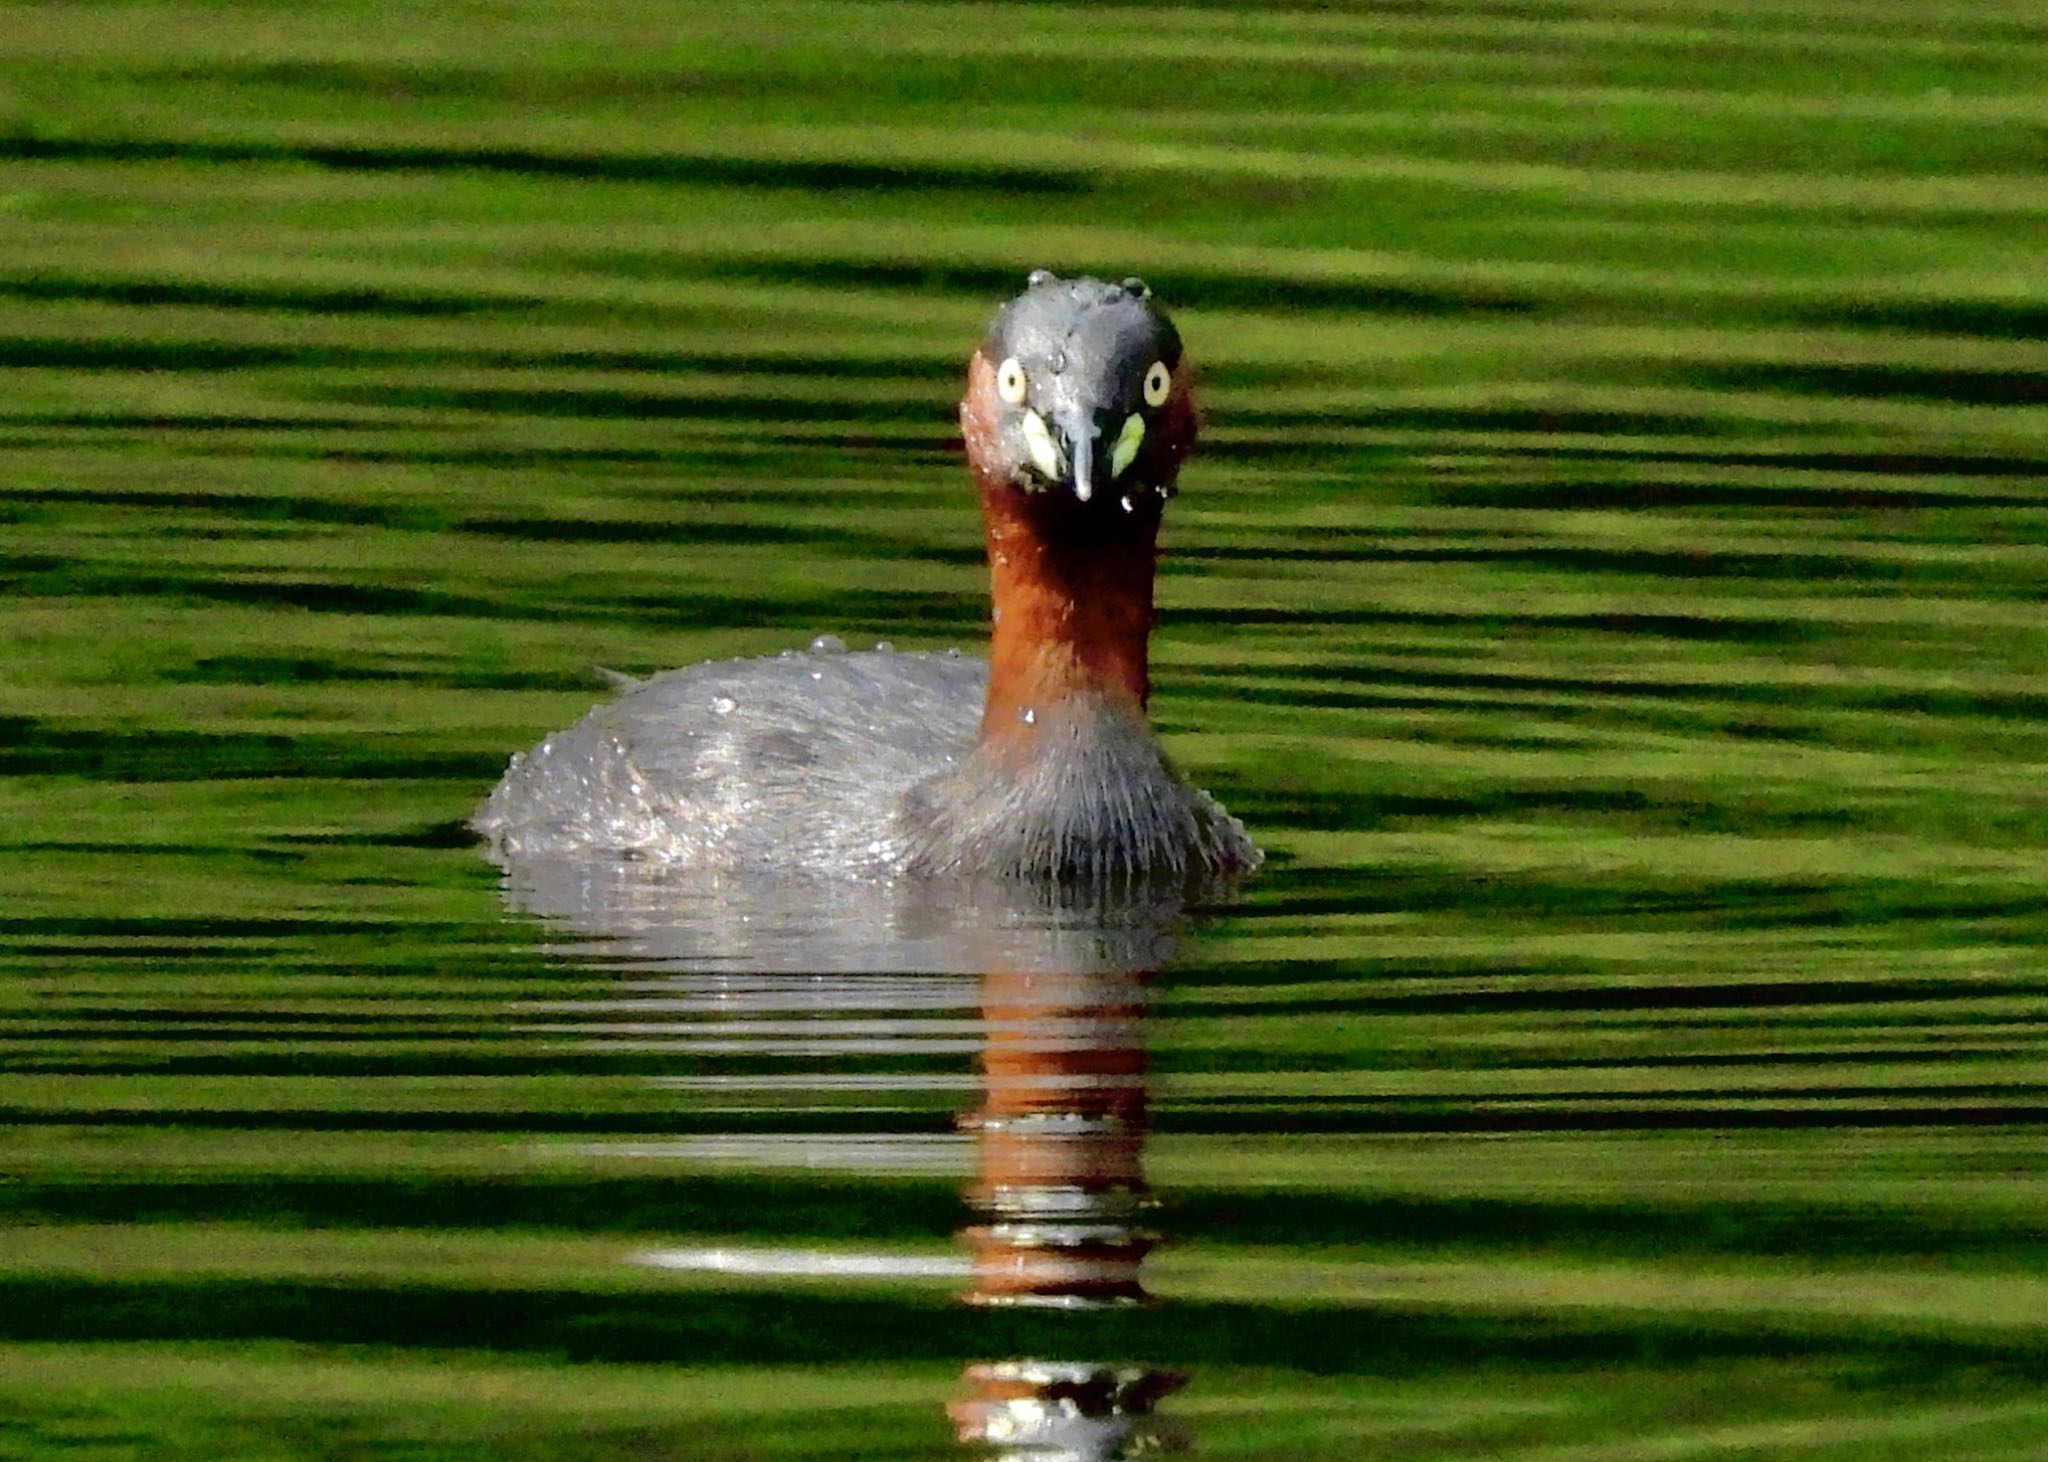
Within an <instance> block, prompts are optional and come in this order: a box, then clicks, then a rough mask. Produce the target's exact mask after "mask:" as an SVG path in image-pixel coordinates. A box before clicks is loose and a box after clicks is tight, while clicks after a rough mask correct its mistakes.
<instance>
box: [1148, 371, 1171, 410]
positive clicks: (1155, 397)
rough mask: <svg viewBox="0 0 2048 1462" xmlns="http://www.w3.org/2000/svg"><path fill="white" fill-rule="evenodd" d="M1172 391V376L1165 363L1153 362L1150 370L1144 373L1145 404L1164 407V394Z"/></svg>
mask: <svg viewBox="0 0 2048 1462" xmlns="http://www.w3.org/2000/svg"><path fill="white" fill-rule="evenodd" d="M1172 389H1173V375H1172V373H1171V372H1170V371H1168V370H1167V369H1166V362H1165V361H1163V360H1155V361H1153V362H1152V369H1151V370H1149V371H1147V372H1145V404H1146V405H1147V406H1164V405H1165V404H1166V393H1167V392H1168V391H1170V390H1172Z"/></svg>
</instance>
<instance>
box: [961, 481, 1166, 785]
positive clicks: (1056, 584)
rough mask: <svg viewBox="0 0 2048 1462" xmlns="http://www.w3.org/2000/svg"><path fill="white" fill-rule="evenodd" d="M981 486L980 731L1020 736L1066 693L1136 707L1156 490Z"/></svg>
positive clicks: (1072, 699)
mask: <svg viewBox="0 0 2048 1462" xmlns="http://www.w3.org/2000/svg"><path fill="white" fill-rule="evenodd" d="M981 496H982V520H983V525H984V527H985V529H986V533H987V541H988V561H989V576H990V587H991V597H992V598H993V601H994V629H993V632H992V634H991V637H990V645H989V678H988V701H987V704H986V705H985V706H984V708H983V711H982V721H981V739H982V741H983V743H984V744H986V743H988V742H990V741H994V740H998V739H1008V738H1023V739H1029V737H1030V736H1031V733H1032V729H1033V727H1034V726H1036V725H1038V724H1040V723H1041V722H1044V721H1047V720H1048V719H1050V718H1051V717H1053V716H1055V715H1056V714H1057V712H1058V711H1059V710H1060V709H1061V708H1062V707H1064V706H1071V705H1073V704H1075V703H1088V702H1095V703H1101V702H1104V701H1107V702H1109V703H1111V704H1118V705H1122V706H1125V707H1127V708H1129V709H1130V710H1131V711H1132V712H1133V713H1135V714H1137V715H1140V716H1142V715H1143V714H1144V710H1145V702H1146V700H1147V698H1148V697H1149V696H1150V694H1151V680H1150V675H1149V671H1148V662H1147V646H1148V642H1149V641H1150V639H1151V634H1152V618H1153V614H1152V580H1153V572H1154V568H1155V566H1156V562H1157V542H1158V536H1159V513H1158V508H1157V506H1156V502H1147V503H1141V504H1139V506H1138V507H1137V508H1136V510H1135V511H1130V512H1125V511H1123V510H1122V509H1121V508H1120V507H1119V506H1118V505H1117V504H1115V503H1110V504H1101V503H1096V504H1088V505H1084V504H1080V503H1076V502H1074V501H1073V500H1072V499H1071V498H1065V497H1059V496H1055V495H1054V494H1053V493H1051V492H1046V493H1036V494H1033V493H1026V492H1023V491H1021V490H1019V489H1017V488H1015V487H1012V486H1009V485H1007V484H999V483H994V484H992V483H988V482H984V483H982V494H981ZM1148 496H1149V495H1148Z"/></svg>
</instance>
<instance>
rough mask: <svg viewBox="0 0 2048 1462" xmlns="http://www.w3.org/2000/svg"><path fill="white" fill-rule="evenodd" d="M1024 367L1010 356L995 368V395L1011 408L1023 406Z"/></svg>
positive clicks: (1014, 357)
mask: <svg viewBox="0 0 2048 1462" xmlns="http://www.w3.org/2000/svg"><path fill="white" fill-rule="evenodd" d="M1025 384H1026V383H1025V380H1024V366H1023V363H1022V362H1020V361H1019V360H1018V359H1017V357H1016V356H1014V355H1013V356H1011V357H1009V358H1008V359H1007V360H1005V361H1004V362H1003V363H1002V364H1001V365H999V366H997V367H996V394H997V395H998V396H1000V397H1002V398H1003V399H1004V400H1005V401H1007V402H1009V403H1010V404H1011V405H1012V406H1022V405H1023V404H1024V387H1025Z"/></svg>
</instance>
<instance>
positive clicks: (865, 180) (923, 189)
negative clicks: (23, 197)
mask: <svg viewBox="0 0 2048 1462" xmlns="http://www.w3.org/2000/svg"><path fill="white" fill-rule="evenodd" d="M0 161H15V162H97V163H153V162H177V163H191V164H200V165H206V166H220V165H222V164H234V163H256V164H297V165H306V164H311V165H313V166H315V167H324V168H333V169H335V170H337V171H345V172H372V173H379V172H382V173H388V172H433V173H445V172H483V173H511V174H516V175H519V176H523V177H533V178H569V179H576V180H580V181H588V182H612V183H681V184H694V185H700V186H711V187H728V188H731V187H739V188H799V189H803V190H805V191H826V192H831V191H850V192H859V193H874V192H895V191H901V192H914V193H929V192H957V191H982V190H987V191H991V192H1002V193H1013V194H1017V193H1021V194H1057V195H1060V196H1062V197H1069V198H1070V197H1072V196H1074V195H1075V194H1076V193H1078V192H1084V191H1086V189H1087V184H1086V181H1085V178H1084V176H1082V175H1078V174H1075V173H1072V172H1066V171H1053V170H1049V169H1044V168H1032V167H1017V166H1005V165H1003V164H999V163H973V162H959V163H864V162H848V161H845V160H839V159H827V160H819V161H815V162H812V161H803V160H798V159H788V158H758V157H714V156H704V155H698V156H685V155H682V154H676V153H643V154H630V153H571V152H543V151H540V150H538V149H533V148H518V147H427V146H409V147H408V146H386V147H370V146H344V145H322V144H319V143H288V142H252V141H236V142H228V141H211V142H200V141H194V140H171V139H168V138H144V137H33V136H23V135H21V134H16V135H14V136H11V137H0ZM1004 283H1006V284H1012V285H1013V284H1014V281H1013V280H1010V279H1009V278H1008V277H1007V276H1005V277H1004Z"/></svg>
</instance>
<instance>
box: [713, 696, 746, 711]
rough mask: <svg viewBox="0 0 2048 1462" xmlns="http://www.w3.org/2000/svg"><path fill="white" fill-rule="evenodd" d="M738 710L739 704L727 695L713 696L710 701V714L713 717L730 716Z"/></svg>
mask: <svg viewBox="0 0 2048 1462" xmlns="http://www.w3.org/2000/svg"><path fill="white" fill-rule="evenodd" d="M739 708H740V703H739V702H738V701H736V700H734V699H733V698H732V697H731V696H729V695H721V696H714V697H713V698H712V701H711V714H712V715H714V716H730V715H731V714H732V713H733V712H734V711H737V710H738V709H739Z"/></svg>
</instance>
